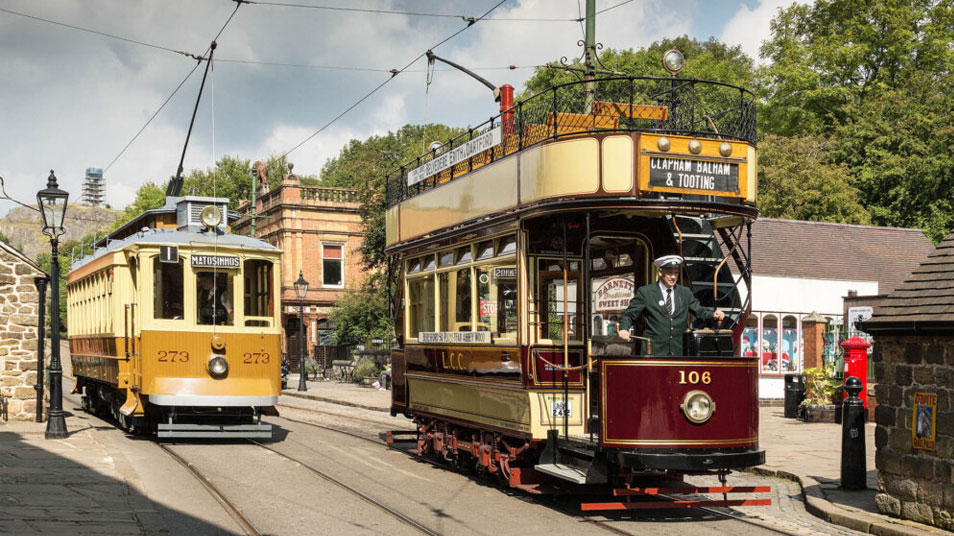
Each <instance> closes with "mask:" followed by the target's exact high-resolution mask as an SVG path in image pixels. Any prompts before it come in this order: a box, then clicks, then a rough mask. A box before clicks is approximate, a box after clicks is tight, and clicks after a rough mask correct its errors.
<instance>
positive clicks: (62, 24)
mask: <svg viewBox="0 0 954 536" xmlns="http://www.w3.org/2000/svg"><path fill="white" fill-rule="evenodd" d="M0 12H3V13H8V14H10V15H16V16H18V17H24V18H27V19H33V20H36V21H41V22H46V23H48V24H55V25H56V26H63V27H64V28H70V29H72V30H78V31H81V32H86V33H91V34H94V35H98V36H101V37H108V38H110V39H118V40H120V41H125V42H127V43H133V44H136V45H142V46H144V47H149V48H155V49H158V50H165V51H166V52H172V53H174V54H181V55H183V56H186V57H189V58H196V56H195V55H194V54H192V53H189V52H185V51H182V50H176V49H174V48H169V47H165V46H162V45H157V44H155V43H147V42H145V41H140V40H138V39H132V38H129V37H123V36H121V35H115V34H111V33H107V32H101V31H99V30H93V29H90V28H84V27H82V26H76V25H74V24H67V23H65V22H59V21H55V20H52V19H45V18H43V17H38V16H36V15H30V14H27V13H20V12H19V11H13V10H12V9H6V8H0Z"/></svg>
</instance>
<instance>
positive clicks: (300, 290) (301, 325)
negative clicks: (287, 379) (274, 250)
mask: <svg viewBox="0 0 954 536" xmlns="http://www.w3.org/2000/svg"><path fill="white" fill-rule="evenodd" d="M295 294H297V295H298V343H299V344H298V390H299V391H307V390H308V384H307V383H305V376H306V375H307V372H306V371H305V313H304V310H305V303H304V302H305V295H307V294H308V281H305V276H304V274H303V273H302V272H301V270H299V271H298V281H295Z"/></svg>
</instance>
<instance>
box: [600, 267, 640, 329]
mask: <svg viewBox="0 0 954 536" xmlns="http://www.w3.org/2000/svg"><path fill="white" fill-rule="evenodd" d="M634 290H635V285H634V283H633V276H632V274H627V275H618V276H611V277H606V278H594V279H593V334H594V335H603V334H607V335H611V334H614V333H616V326H617V323H618V322H619V314H620V313H622V312H623V311H625V310H626V307H627V306H628V305H629V302H630V300H632V299H633V295H634Z"/></svg>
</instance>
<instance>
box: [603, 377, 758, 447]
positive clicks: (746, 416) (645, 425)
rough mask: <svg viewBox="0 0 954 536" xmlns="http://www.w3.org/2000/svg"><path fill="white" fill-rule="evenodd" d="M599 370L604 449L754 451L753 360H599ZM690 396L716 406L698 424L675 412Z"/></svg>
mask: <svg viewBox="0 0 954 536" xmlns="http://www.w3.org/2000/svg"><path fill="white" fill-rule="evenodd" d="M600 370H601V380H602V381H601V383H602V385H601V391H602V392H601V393H600V396H601V415H600V418H601V422H602V438H601V439H602V443H603V445H604V446H614V447H640V448H672V447H679V448H722V447H742V446H756V445H758V425H759V421H758V361H757V360H754V359H739V358H735V359H717V360H716V359H713V360H703V359H698V358H690V359H659V358H648V359H630V360H613V359H603V360H601V367H600ZM705 373H708V374H705ZM707 380H708V383H706V381H707ZM695 390H702V391H705V392H706V393H707V394H708V395H709V396H710V397H711V398H712V400H713V402H714V403H715V412H714V413H713V414H712V417H711V418H710V419H709V420H708V421H706V422H705V423H702V424H695V423H692V422H690V421H689V419H687V418H686V417H685V416H684V415H683V413H682V411H681V409H680V406H681V404H682V402H683V399H684V397H685V396H686V394H687V393H689V392H690V391H695Z"/></svg>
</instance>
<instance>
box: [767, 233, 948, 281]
mask: <svg viewBox="0 0 954 536" xmlns="http://www.w3.org/2000/svg"><path fill="white" fill-rule="evenodd" d="M933 249H934V245H933V244H932V243H931V241H930V240H929V239H928V238H927V237H926V236H924V233H923V232H921V231H920V230H919V229H901V228H896V227H873V226H868V225H846V224H839V223H822V222H811V221H796V220H777V219H772V218H761V219H758V220H756V221H755V223H754V224H753V225H752V271H753V273H754V274H755V275H757V276H758V275H769V276H779V277H804V278H815V279H835V280H843V281H877V282H878V293H879V294H887V293H889V292H891V291H892V290H894V289H895V288H897V287H898V285H900V284H901V283H902V282H903V281H904V280H905V278H906V277H907V276H908V274H910V273H911V272H912V271H913V270H914V269H915V268H917V266H918V264H920V263H921V261H923V260H924V259H925V257H927V255H928V254H929V253H930V252H931V251H932V250H933ZM952 294H954V290H952Z"/></svg>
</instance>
